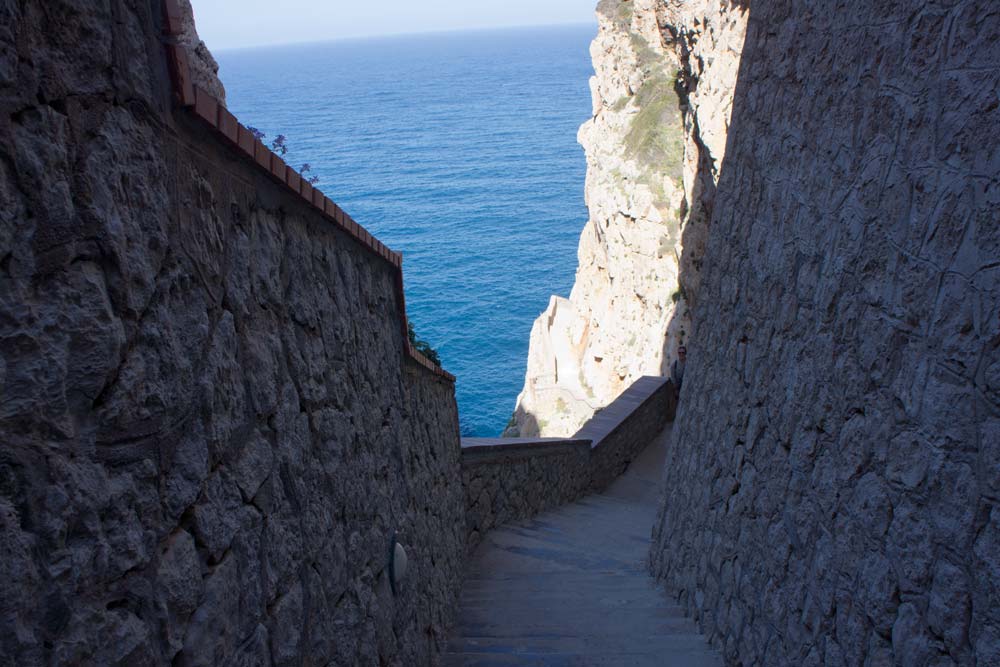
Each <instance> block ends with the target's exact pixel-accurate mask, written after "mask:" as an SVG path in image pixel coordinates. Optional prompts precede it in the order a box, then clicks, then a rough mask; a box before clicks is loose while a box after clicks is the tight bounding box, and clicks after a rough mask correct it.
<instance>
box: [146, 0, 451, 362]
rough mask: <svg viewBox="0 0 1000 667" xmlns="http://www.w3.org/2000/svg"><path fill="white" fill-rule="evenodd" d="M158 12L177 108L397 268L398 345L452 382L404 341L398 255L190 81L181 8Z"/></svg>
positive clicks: (170, 2) (167, 0)
mask: <svg viewBox="0 0 1000 667" xmlns="http://www.w3.org/2000/svg"><path fill="white" fill-rule="evenodd" d="M163 16H164V41H165V44H166V50H167V65H168V67H169V69H170V79H171V82H172V86H173V92H174V97H175V99H176V100H177V102H178V103H179V104H180V106H181V107H183V108H185V109H187V110H189V111H190V112H191V113H192V114H193V115H194V116H196V117H197V118H199V119H201V120H202V121H204V122H205V123H208V125H209V126H210V127H211V128H212V130H214V131H215V132H216V133H217V134H218V135H219V136H220V137H221V138H222V139H224V140H225V141H226V142H227V143H229V144H230V145H231V146H232V147H233V148H234V149H236V150H237V151H239V152H241V153H243V154H244V155H245V156H246V157H247V158H248V159H249V160H250V161H251V162H253V163H255V164H257V165H258V166H259V168H260V169H261V170H262V171H264V172H266V173H267V174H268V175H269V176H270V177H271V178H273V179H275V180H277V181H278V182H280V183H281V184H282V185H284V186H285V187H287V188H288V189H290V190H291V191H292V192H293V193H294V194H296V195H298V196H299V197H301V198H302V199H303V200H305V202H306V203H307V204H308V205H311V206H312V207H313V208H314V209H315V210H316V211H317V212H318V213H320V215H322V216H323V217H324V218H325V219H326V220H328V221H329V222H331V223H333V224H335V225H337V227H339V228H340V229H341V230H343V231H344V232H346V233H347V234H349V235H350V236H352V237H353V238H354V239H355V240H356V241H357V242H358V243H360V244H361V246H362V247H363V248H365V249H367V250H369V251H371V252H373V253H375V254H376V255H378V256H379V257H381V258H382V259H383V260H385V261H386V262H389V263H390V264H391V265H392V266H393V268H394V269H395V271H396V291H397V293H398V297H399V298H398V302H399V308H400V318H401V323H402V333H403V349H404V351H405V353H406V355H407V356H408V357H409V358H410V359H412V360H413V361H415V362H416V363H418V364H419V365H421V366H423V367H424V368H426V369H427V370H429V371H431V372H432V373H434V374H435V375H438V376H439V377H442V378H444V379H446V380H448V381H449V382H454V381H455V376H454V375H452V374H451V373H449V372H447V371H446V370H444V369H443V368H441V367H440V366H439V365H437V364H435V363H434V362H432V361H431V360H430V359H428V358H427V357H425V356H424V355H423V354H421V353H420V352H418V351H417V350H416V349H414V347H413V345H412V344H410V342H409V341H410V339H409V332H408V328H407V321H408V320H407V315H406V300H405V298H404V294H403V256H402V254H400V253H398V252H394V251H392V250H390V249H389V247H388V246H386V245H385V244H383V243H382V242H381V241H379V240H378V239H377V238H375V237H374V236H373V235H372V234H371V233H370V232H369V231H368V230H367V229H365V228H364V227H362V226H361V225H359V224H358V223H357V222H355V221H354V219H353V218H352V217H351V216H350V215H348V214H347V212H346V211H344V210H343V209H342V208H340V207H339V206H337V204H335V203H334V202H333V201H332V200H331V199H330V198H329V197H327V196H326V195H324V194H323V192H322V191H320V190H319V189H318V188H316V187H314V186H313V184H312V183H310V182H309V181H308V179H306V178H303V177H302V175H301V174H300V173H299V172H297V171H296V170H295V169H293V168H292V167H291V166H289V165H288V164H286V163H285V161H284V160H282V159H281V156H279V155H278V154H277V153H275V152H274V151H272V150H271V149H269V148H268V147H267V146H265V145H264V144H263V142H261V141H260V140H259V139H258V138H257V137H255V136H254V135H253V133H252V132H250V130H249V128H247V127H246V126H245V125H243V124H242V123H240V122H239V121H238V120H237V119H236V116H234V115H233V114H232V113H230V111H229V110H228V109H226V107H225V105H224V104H222V103H221V102H219V100H218V99H217V98H216V97H215V96H214V95H212V94H211V93H209V92H208V91H206V90H205V89H203V88H202V87H200V86H198V85H197V84H195V83H194V79H193V77H192V72H191V66H190V63H189V58H188V53H187V49H186V48H185V47H184V46H183V45H182V44H180V43H179V40H178V38H179V37H180V36H181V34H182V32H183V29H184V26H183V22H182V12H181V10H180V7H179V5H178V3H177V0H163Z"/></svg>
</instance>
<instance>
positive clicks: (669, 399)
mask: <svg viewBox="0 0 1000 667" xmlns="http://www.w3.org/2000/svg"><path fill="white" fill-rule="evenodd" d="M673 415H674V389H673V385H671V384H670V382H669V381H668V380H665V379H663V378H659V377H643V378H639V379H638V380H636V381H635V382H634V383H632V386H630V387H629V388H628V389H627V390H625V391H624V392H622V394H621V395H620V396H619V397H618V398H616V399H615V400H614V401H613V402H612V403H611V405H609V406H608V407H606V408H604V409H603V410H602V411H600V412H599V413H598V414H597V415H595V416H594V417H593V418H591V419H590V421H588V422H587V423H586V424H585V425H584V427H583V428H582V429H580V431H579V432H578V433H577V434H576V435H574V436H573V437H572V438H550V439H536V440H531V439H527V438H521V439H515V438H507V439H500V438H497V439H488V438H463V440H462V486H463V488H464V490H465V518H466V529H467V542H468V548H469V551H470V553H471V552H472V551H473V550H474V549H475V547H476V546H477V545H478V544H479V543H480V542H481V541H482V539H483V536H484V535H485V534H486V533H487V532H488V531H489V530H490V529H492V528H494V527H495V526H499V525H502V524H505V523H508V522H510V521H513V520H515V519H526V518H529V517H532V516H535V515H536V514H538V513H539V512H542V511H544V510H547V509H550V508H552V507H557V506H559V505H564V504H566V503H569V502H572V501H574V500H576V499H578V498H579V497H580V496H583V495H585V494H587V493H596V492H600V491H603V490H604V489H605V488H606V487H607V486H608V485H609V484H610V483H611V482H612V481H614V480H615V479H617V478H618V477H619V476H620V475H621V474H622V473H624V472H625V470H626V469H627V468H628V465H629V463H631V462H632V461H633V460H634V459H635V457H636V456H638V455H639V453H640V452H641V451H642V450H643V449H644V448H645V447H646V446H647V445H648V444H649V443H650V442H652V441H653V439H654V438H656V437H657V435H658V434H660V432H661V431H663V428H664V426H665V425H666V424H667V422H668V421H671V420H673Z"/></svg>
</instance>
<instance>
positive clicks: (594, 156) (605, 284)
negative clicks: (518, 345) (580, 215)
mask: <svg viewBox="0 0 1000 667" xmlns="http://www.w3.org/2000/svg"><path fill="white" fill-rule="evenodd" d="M717 4H718V3H714V2H708V0H704V1H703V2H695V3H691V2H684V3H671V4H669V5H663V4H661V3H659V2H657V1H656V0H602V2H601V3H600V4H599V6H598V19H599V26H600V27H599V32H598V35H597V38H596V39H595V40H594V42H593V45H592V46H591V55H592V57H593V61H594V70H595V76H594V77H593V78H592V79H591V91H592V94H593V100H594V117H593V118H592V119H591V120H590V121H588V122H587V123H585V124H584V125H583V127H581V128H580V135H579V139H580V143H581V144H582V145H583V147H584V149H585V150H586V154H587V184H586V197H587V204H588V206H589V209H590V220H589V221H588V222H587V224H586V226H585V228H584V230H583V234H582V235H581V238H580V247H579V262H580V263H579V267H578V269H577V275H576V282H575V284H574V286H573V291H572V293H571V294H570V297H569V299H565V298H561V297H557V296H554V297H552V300H551V301H550V303H549V307H548V308H547V310H546V311H545V312H544V313H542V315H541V316H540V317H539V318H538V319H537V320H536V321H535V324H534V326H533V327H532V331H531V343H530V350H529V354H528V368H527V373H526V377H525V385H524V390H523V391H522V392H521V394H520V395H519V396H518V402H517V407H516V409H515V413H514V416H513V418H512V420H511V424H510V425H509V426H508V428H507V430H506V431H505V435H508V436H513V435H521V436H537V435H542V436H569V435H571V434H572V433H574V432H575V431H576V430H577V429H578V428H579V427H580V426H581V425H582V424H583V423H584V422H585V421H586V420H587V419H589V418H590V417H591V416H592V415H593V414H594V412H595V411H596V410H598V409H600V408H601V407H603V406H605V405H607V404H608V403H609V402H610V401H611V400H613V399H614V397H615V396H617V395H618V394H619V393H621V391H622V390H623V389H624V388H625V387H627V386H629V385H630V384H631V383H632V382H633V381H634V380H635V379H636V378H637V377H640V376H643V375H663V374H666V373H667V372H668V369H669V364H670V362H671V361H672V360H673V359H674V358H675V356H676V354H675V352H676V348H677V345H678V344H679V343H681V342H683V341H684V339H685V338H686V337H687V335H688V333H689V332H690V321H689V317H688V303H689V302H692V303H693V298H694V294H693V293H694V290H696V289H697V286H698V279H697V276H696V274H697V272H698V270H699V269H700V266H701V255H702V254H703V245H704V238H705V232H706V230H707V221H708V219H709V218H710V217H711V210H712V201H713V198H714V193H715V189H716V187H715V184H716V180H717V178H718V168H719V166H720V165H721V161H722V157H723V153H724V150H725V143H726V128H727V125H728V117H729V109H730V106H731V100H732V89H733V85H732V83H733V80H734V79H735V74H736V69H737V66H738V63H739V51H740V48H741V47H742V38H743V31H744V29H745V12H743V11H742V10H741V9H739V8H738V7H734V8H729V7H728V6H727V7H725V8H724V9H723V11H719V9H718V7H717ZM708 17H710V18H708ZM706 53H711V54H712V55H711V57H707V58H706ZM688 246H690V249H689V247H688ZM682 257H684V258H685V260H684V261H686V262H687V264H686V268H687V275H686V276H685V275H684V274H681V273H680V265H681V261H682V260H681V258H682Z"/></svg>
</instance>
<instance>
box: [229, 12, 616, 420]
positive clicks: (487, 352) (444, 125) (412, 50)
mask: <svg viewBox="0 0 1000 667" xmlns="http://www.w3.org/2000/svg"><path fill="white" fill-rule="evenodd" d="M595 32H596V26H569V27H549V28H524V29H512V30H497V31H475V32H464V33H444V34H426V35H410V36H402V37H386V38H374V39H366V40H345V41H337V42H328V43H322V44H309V45H296V46H285V47H269V48H266V49H250V50H233V51H221V52H218V53H216V54H215V55H216V57H217V59H218V60H219V63H220V66H221V71H220V75H221V77H222V80H223V83H224V84H225V86H226V90H227V96H228V103H229V108H230V109H231V110H232V111H233V112H234V113H235V114H236V115H237V117H238V118H239V119H240V120H241V121H242V122H243V123H244V124H247V125H252V126H254V127H256V128H258V129H260V130H261V131H263V132H265V133H266V134H267V135H268V139H271V138H273V137H274V136H275V135H277V134H284V135H285V136H286V137H287V143H288V146H289V152H288V154H287V155H286V160H287V161H288V162H289V164H293V165H294V166H300V165H301V164H303V163H309V164H310V165H311V167H312V173H314V174H315V175H317V176H319V177H320V179H321V180H320V181H319V183H318V184H317V187H319V188H321V189H322V190H323V191H324V192H325V193H326V194H327V196H329V197H330V198H331V199H333V200H334V201H336V202H337V203H338V204H339V205H340V206H342V207H343V208H344V209H345V210H346V211H348V212H349V213H350V214H351V215H352V216H353V217H354V218H355V219H356V220H357V221H358V222H359V223H361V224H363V225H365V226H366V227H367V228H368V230H369V231H371V232H372V233H373V234H375V235H376V236H378V237H379V239H381V240H382V241H383V242H384V243H386V244H387V245H388V246H389V247H391V248H392V249H394V250H399V251H402V252H403V256H404V260H403V269H404V279H405V288H406V303H407V310H408V312H409V315H410V319H411V320H412V321H413V323H414V326H415V328H416V331H417V335H418V336H419V337H420V338H423V339H425V340H427V341H428V342H429V343H430V344H431V345H433V346H434V347H435V348H436V349H437V350H438V352H439V354H440V356H441V360H442V364H443V366H444V367H445V368H446V369H447V370H449V371H450V372H452V373H454V374H455V375H456V376H457V378H458V381H457V385H456V393H457V398H458V406H459V415H460V420H461V427H462V433H463V435H476V436H496V435H498V434H499V433H500V431H501V430H502V429H503V427H504V425H505V424H506V423H507V420H508V418H509V417H510V415H511V412H512V411H513V409H514V404H515V400H516V397H517V394H518V392H519V391H520V390H521V386H522V383H523V381H524V371H525V363H526V360H527V353H528V336H529V333H530V331H531V324H532V322H533V321H534V319H535V318H536V317H537V316H538V315H539V313H541V311H542V310H544V309H545V307H546V305H547V303H548V299H549V295H551V294H561V295H568V293H569V290H570V288H571V287H572V284H573V276H574V272H575V269H576V246H577V242H578V240H579V235H580V231H581V229H582V228H583V225H584V223H585V222H586V220H587V209H586V207H585V205H584V200H583V190H584V175H585V169H586V164H585V161H584V154H583V150H582V149H581V148H580V146H579V145H578V144H577V142H576V133H577V129H578V128H579V126H580V124H581V123H583V122H584V121H586V120H587V119H588V118H589V117H590V114H591V106H590V105H591V102H590V91H589V88H588V79H589V77H590V76H591V74H592V73H593V68H592V65H591V61H590V55H589V52H588V48H589V44H590V40H591V39H592V38H593V36H594V34H595Z"/></svg>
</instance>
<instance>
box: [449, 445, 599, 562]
mask: <svg viewBox="0 0 1000 667" xmlns="http://www.w3.org/2000/svg"><path fill="white" fill-rule="evenodd" d="M589 486H590V440H573V439H568V438H565V439H564V438H544V439H540V440H532V439H530V438H523V439H522V438H502V439H501V438H497V439H486V438H462V487H463V489H464V490H465V526H466V535H467V537H466V544H467V548H468V550H469V552H470V553H471V552H472V551H474V550H475V548H476V547H477V546H479V543H480V542H482V539H483V537H484V536H485V535H486V533H488V532H489V531H490V530H492V529H493V528H495V527H496V526H501V525H503V524H505V523H507V522H509V521H514V520H516V519H525V518H528V517H531V516H534V515H536V514H538V513H539V512H542V511H544V510H546V509H549V508H551V507H557V506H559V505H564V504H566V503H569V502H573V501H574V500H576V499H577V498H579V497H580V496H582V495H583V494H584V493H586V491H587V489H588V487H589Z"/></svg>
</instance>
